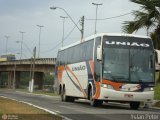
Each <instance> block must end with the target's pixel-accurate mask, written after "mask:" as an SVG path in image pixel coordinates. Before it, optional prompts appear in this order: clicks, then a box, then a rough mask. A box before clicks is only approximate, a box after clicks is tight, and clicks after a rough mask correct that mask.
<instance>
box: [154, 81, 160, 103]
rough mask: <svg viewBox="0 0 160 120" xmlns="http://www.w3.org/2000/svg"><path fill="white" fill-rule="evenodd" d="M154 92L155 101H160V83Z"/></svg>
mask: <svg viewBox="0 0 160 120" xmlns="http://www.w3.org/2000/svg"><path fill="white" fill-rule="evenodd" d="M154 90H155V93H154V99H155V100H160V83H159V84H157V85H156V86H155V88H154Z"/></svg>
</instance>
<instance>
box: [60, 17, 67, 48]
mask: <svg viewBox="0 0 160 120" xmlns="http://www.w3.org/2000/svg"><path fill="white" fill-rule="evenodd" d="M60 18H62V21H63V34H62V47H63V42H64V23H65V19H66V18H68V17H64V16H60Z"/></svg>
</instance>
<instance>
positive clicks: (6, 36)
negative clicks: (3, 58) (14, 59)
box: [4, 35, 9, 55]
mask: <svg viewBox="0 0 160 120" xmlns="http://www.w3.org/2000/svg"><path fill="white" fill-rule="evenodd" d="M4 37H5V38H6V55H7V54H8V39H9V36H8V35H5V36H4Z"/></svg>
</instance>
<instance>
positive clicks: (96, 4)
mask: <svg viewBox="0 0 160 120" xmlns="http://www.w3.org/2000/svg"><path fill="white" fill-rule="evenodd" d="M92 4H93V5H95V6H96V19H95V31H94V34H96V33H97V30H96V29H97V28H96V27H97V11H98V6H99V5H103V4H102V3H101V4H98V3H92Z"/></svg>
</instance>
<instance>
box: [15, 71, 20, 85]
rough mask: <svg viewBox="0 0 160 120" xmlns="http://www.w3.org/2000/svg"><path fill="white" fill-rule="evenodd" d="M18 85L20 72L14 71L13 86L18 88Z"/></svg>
mask: <svg viewBox="0 0 160 120" xmlns="http://www.w3.org/2000/svg"><path fill="white" fill-rule="evenodd" d="M19 86H20V72H17V71H16V73H15V88H19Z"/></svg>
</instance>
